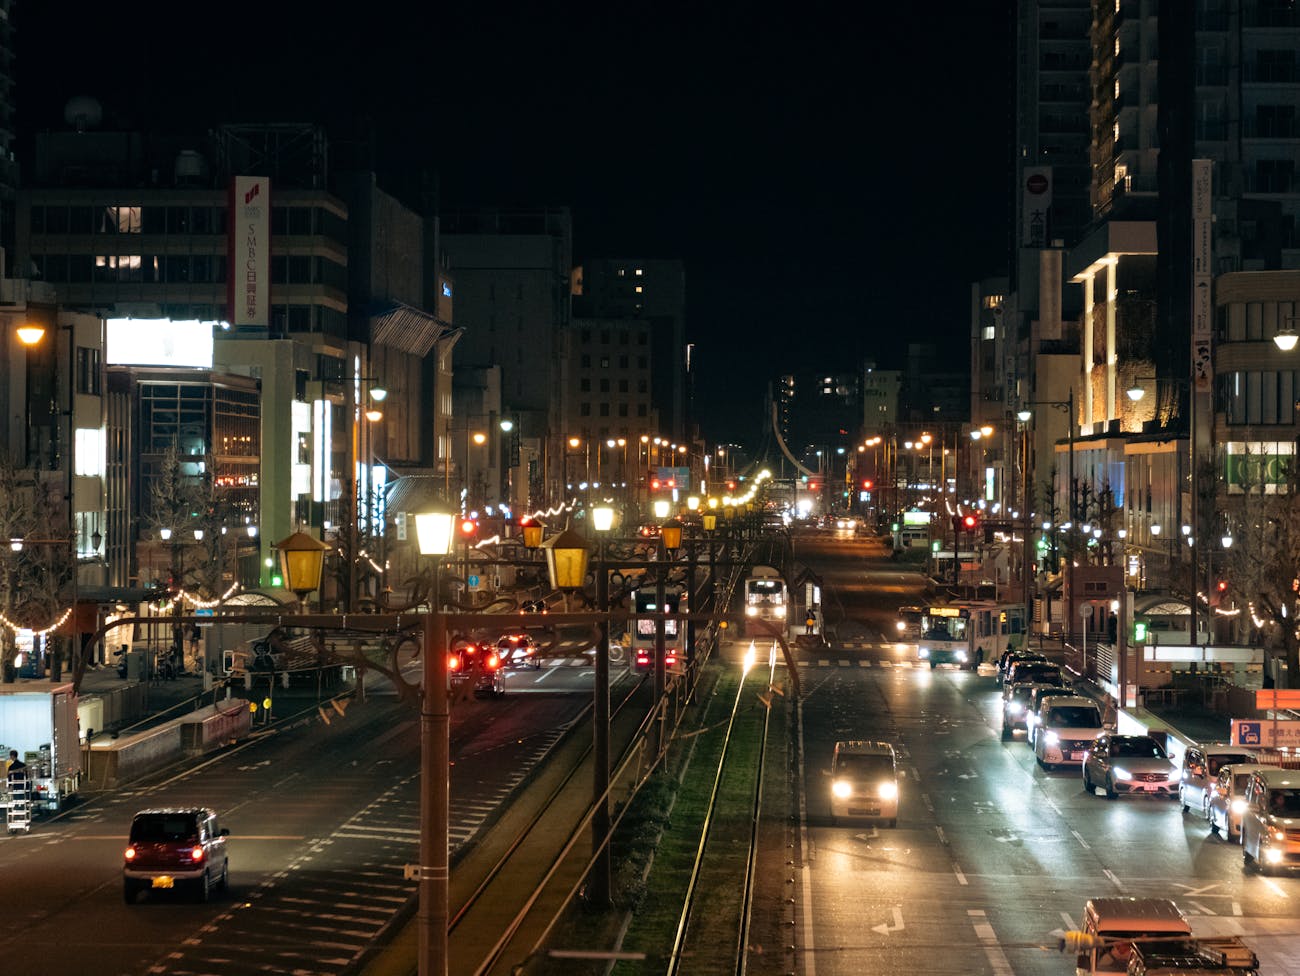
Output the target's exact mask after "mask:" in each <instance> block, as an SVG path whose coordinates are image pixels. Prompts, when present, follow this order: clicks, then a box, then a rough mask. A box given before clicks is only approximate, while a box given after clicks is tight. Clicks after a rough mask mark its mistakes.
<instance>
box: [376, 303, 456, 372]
mask: <svg viewBox="0 0 1300 976" xmlns="http://www.w3.org/2000/svg"><path fill="white" fill-rule="evenodd" d="M458 331H459V330H457V329H456V328H455V327H454V326H453V325H451V323H449V322H444V321H443V320H442V319H440V318H438V317H437V316H434V315H430V314H429V313H428V312H425V311H423V310H422V309H418V308H415V307H414V306H411V305H406V304H403V303H402V302H389V303H387V304H385V305H381V306H379V307H377V308H374V309H371V312H370V335H371V341H373V342H375V343H377V344H378V345H381V346H388V347H389V348H391V349H400V350H401V351H402V352H406V353H410V354H412V355H414V356H419V357H420V358H421V359H423V358H424V357H425V356H427V355H428V354H429V350H430V349H432V348H433V345H434V343H436V342H437V341H438V340H439V339H442V338H443V337H444V336H448V335H450V334H452V333H455V332H458ZM457 338H459V336H457Z"/></svg>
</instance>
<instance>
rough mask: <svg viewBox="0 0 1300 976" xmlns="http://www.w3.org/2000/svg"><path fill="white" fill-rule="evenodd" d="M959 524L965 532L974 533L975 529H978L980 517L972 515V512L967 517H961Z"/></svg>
mask: <svg viewBox="0 0 1300 976" xmlns="http://www.w3.org/2000/svg"><path fill="white" fill-rule="evenodd" d="M961 524H962V528H964V529H965V530H966V531H967V532H974V531H975V530H976V529H978V528H979V527H980V517H979V516H978V515H976V514H974V513H973V512H972V513H970V514H967V515H963V516H962V518H961Z"/></svg>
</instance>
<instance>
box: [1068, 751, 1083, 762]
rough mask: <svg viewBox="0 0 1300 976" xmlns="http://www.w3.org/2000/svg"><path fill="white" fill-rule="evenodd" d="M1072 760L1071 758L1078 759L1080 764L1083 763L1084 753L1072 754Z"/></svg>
mask: <svg viewBox="0 0 1300 976" xmlns="http://www.w3.org/2000/svg"><path fill="white" fill-rule="evenodd" d="M1070 758H1071V759H1076V760H1078V761H1079V762H1082V761H1083V753H1081V752H1072V753H1070Z"/></svg>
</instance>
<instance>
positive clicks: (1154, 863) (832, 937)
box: [765, 534, 1300, 976]
mask: <svg viewBox="0 0 1300 976" xmlns="http://www.w3.org/2000/svg"><path fill="white" fill-rule="evenodd" d="M797 552H798V555H799V557H800V559H801V560H803V561H804V562H806V563H807V564H809V565H810V566H811V568H813V569H814V571H817V572H819V573H821V574H822V575H823V577H824V579H826V580H827V581H828V585H834V584H835V583H836V582H837V581H839V582H840V583H841V584H842V585H841V586H840V587H839V589H838V592H837V593H836V594H835V595H834V597H833V599H835V600H837V601H838V603H839V604H840V605H841V606H842V608H843V611H844V615H845V620H846V621H848V622H863V623H862V624H861V626H862V627H863V629H864V630H866V631H867V632H868V634H870V633H872V632H875V633H879V632H880V631H881V625H880V624H879V623H876V621H886V622H887V620H888V604H889V603H890V602H893V603H894V605H895V606H896V605H898V604H900V603H904V602H907V600H908V597H907V595H906V594H905V593H903V594H902V599H897V597H899V596H900V593H899V592H898V591H896V590H895V589H893V588H892V587H890V588H877V587H876V586H874V585H873V580H877V579H881V580H885V581H888V580H889V579H890V577H891V574H895V575H896V568H895V567H893V564H891V563H889V562H888V560H884V559H882V558H880V555H881V554H880V553H879V552H878V551H877V549H876V547H875V546H874V544H872V543H865V542H863V541H860V540H852V539H849V538H841V539H835V538H834V537H832V536H830V535H829V534H821V535H818V536H815V537H801V539H800V540H799V544H798V546H797ZM901 582H902V583H903V586H902V588H903V590H906V582H905V581H901ZM916 584H917V585H918V586H919V584H920V580H919V578H918V579H917V580H916ZM913 595H915V594H913ZM842 628H843V625H842ZM911 663H912V662H911V661H910V655H906V654H900V653H899V652H898V650H897V649H896V648H894V647H893V645H891V644H888V643H887V642H884V641H882V642H880V643H879V644H876V645H874V646H867V647H861V648H855V649H851V650H846V649H843V648H835V647H833V648H831V649H829V650H826V651H821V652H813V653H811V654H810V655H808V656H807V657H806V659H805V661H804V663H803V665H802V671H803V674H802V677H803V687H804V694H805V698H804V701H803V704H802V721H803V742H804V768H803V769H802V771H801V778H802V781H803V782H804V784H805V787H806V789H807V796H808V802H807V822H806V825H805V828H806V838H807V842H808V846H807V848H806V850H805V851H804V855H805V856H804V861H803V870H802V871H801V872H800V873H799V885H798V887H799V889H800V890H799V892H798V894H797V895H796V897H795V903H796V905H797V909H796V915H797V921H796V926H795V928H796V936H795V939H794V941H795V942H796V943H797V944H798V945H799V946H800V950H799V952H798V955H797V960H798V969H797V971H798V972H800V973H802V974H805V976H839V974H844V976H847V974H855V976H856V974H861V973H927V974H948V973H951V974H954V976H956V974H978V973H991V974H996V976H1009V974H1020V976H1025V974H1048V973H1052V974H1059V973H1062V972H1069V971H1070V970H1071V968H1072V964H1073V960H1072V959H1071V958H1069V957H1068V956H1061V955H1059V954H1058V953H1057V951H1056V948H1055V938H1056V933H1058V932H1059V931H1061V930H1063V929H1068V928H1073V927H1076V926H1077V925H1078V923H1079V921H1080V916H1081V913H1082V909H1083V905H1084V902H1085V900H1086V899H1087V898H1089V897H1093V896H1114V895H1135V896H1159V897H1171V898H1173V899H1174V900H1175V901H1177V902H1178V904H1179V905H1180V906H1181V907H1182V909H1183V911H1184V912H1186V913H1187V914H1188V916H1189V917H1190V918H1191V921H1192V925H1193V929H1194V930H1195V931H1196V932H1198V933H1200V934H1205V935H1210V934H1241V935H1243V936H1244V937H1245V938H1246V941H1247V942H1248V943H1249V944H1250V945H1251V946H1252V947H1253V948H1254V949H1255V951H1256V952H1257V953H1258V954H1259V956H1260V958H1261V961H1262V962H1263V964H1264V965H1263V972H1267V973H1270V974H1272V973H1281V974H1288V973H1300V926H1298V925H1297V924H1296V918H1295V916H1296V913H1297V907H1298V906H1300V876H1297V877H1275V878H1266V877H1263V876H1261V875H1259V874H1258V873H1256V872H1246V871H1243V866H1242V857H1241V848H1240V847H1239V846H1236V845H1230V844H1227V843H1225V842H1224V841H1222V840H1219V839H1218V838H1216V837H1213V836H1211V835H1210V833H1209V831H1208V829H1207V828H1206V825H1205V823H1204V821H1203V820H1202V819H1200V818H1199V817H1195V816H1193V815H1191V814H1187V815H1184V814H1183V813H1181V810H1180V807H1179V805H1178V804H1176V803H1173V802H1170V801H1167V800H1156V799H1120V800H1118V801H1114V802H1111V801H1107V800H1106V799H1105V798H1104V797H1102V796H1093V795H1088V794H1086V793H1084V791H1083V789H1082V785H1081V779H1080V776H1079V773H1078V770H1077V768H1074V767H1070V768H1067V769H1063V770H1060V771H1057V772H1051V773H1046V772H1044V771H1043V770H1041V769H1039V768H1038V767H1037V766H1036V764H1035V762H1034V759H1033V754H1032V752H1031V751H1030V750H1029V749H1028V747H1027V746H1026V745H1025V743H1024V741H1023V739H1021V738H1017V739H1016V740H1015V741H1013V742H1009V743H1003V742H1001V741H1000V738H999V729H1000V725H999V722H1000V712H999V707H1000V698H999V692H998V689H997V687H996V684H995V682H994V679H993V677H991V676H982V675H976V674H971V673H968V672H959V671H956V670H950V669H948V668H946V667H945V668H940V669H938V670H936V671H933V672H932V671H931V670H930V669H929V668H928V667H924V668H920V667H914V666H910V665H911ZM849 738H863V739H877V738H878V739H885V740H888V741H890V742H892V743H894V745H895V747H896V748H897V750H898V752H899V755H900V765H901V772H902V777H901V809H900V814H899V822H898V828H897V829H895V830H890V829H887V828H884V827H880V828H877V827H873V826H871V825H849V826H843V825H842V826H838V827H837V826H832V825H831V823H830V818H829V807H828V802H827V799H828V790H829V768H830V757H831V751H832V748H833V745H834V743H835V741H836V740H838V739H849ZM765 895H766V896H767V897H773V893H772V892H766V893H765Z"/></svg>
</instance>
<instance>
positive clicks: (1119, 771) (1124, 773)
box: [1114, 766, 1133, 779]
mask: <svg viewBox="0 0 1300 976" xmlns="http://www.w3.org/2000/svg"><path fill="white" fill-rule="evenodd" d="M1114 773H1115V778H1116V779H1132V778H1133V774H1132V773H1130V772H1129V771H1128V770H1127V769H1125V768H1124V767H1123V766H1116V767H1115V769H1114Z"/></svg>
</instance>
